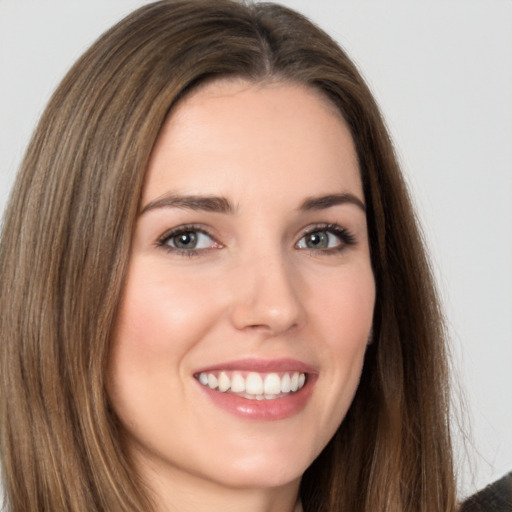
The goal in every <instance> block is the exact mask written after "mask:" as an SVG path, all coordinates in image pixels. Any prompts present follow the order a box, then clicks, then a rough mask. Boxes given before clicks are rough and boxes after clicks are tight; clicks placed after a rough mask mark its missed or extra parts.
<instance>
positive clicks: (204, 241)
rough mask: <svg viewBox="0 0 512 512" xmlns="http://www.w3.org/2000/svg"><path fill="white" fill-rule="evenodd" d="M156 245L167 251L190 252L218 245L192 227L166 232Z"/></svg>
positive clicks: (208, 236)
mask: <svg viewBox="0 0 512 512" xmlns="http://www.w3.org/2000/svg"><path fill="white" fill-rule="evenodd" d="M158 245H159V246H161V247H164V248H165V249H168V250H171V251H172V250H176V251H181V252H190V253H193V252H195V251H198V250H201V249H210V248H214V247H218V246H219V244H218V243H217V242H215V240H213V238H212V237H211V236H210V235H209V234H208V233H205V232H204V231H203V230H200V229H196V228H193V227H190V226H189V227H182V228H177V229H174V230H172V231H171V232H167V233H166V234H165V235H164V236H163V237H162V238H161V239H160V240H159V241H158Z"/></svg>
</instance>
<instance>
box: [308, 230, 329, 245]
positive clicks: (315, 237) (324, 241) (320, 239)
mask: <svg viewBox="0 0 512 512" xmlns="http://www.w3.org/2000/svg"><path fill="white" fill-rule="evenodd" d="M328 243H329V240H328V237H327V233H325V232H323V231H318V232H316V233H311V235H309V238H308V241H307V246H308V247H310V248H313V249H317V248H318V247H321V248H322V249H324V248H326V247H327V245H328Z"/></svg>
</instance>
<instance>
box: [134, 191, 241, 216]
mask: <svg viewBox="0 0 512 512" xmlns="http://www.w3.org/2000/svg"><path fill="white" fill-rule="evenodd" d="M157 208H181V209H185V210H202V211H205V212H215V213H233V212H234V207H233V205H232V204H231V203H230V202H229V200H228V199H226V198H225V197H218V196H194V195H190V196H180V195H176V194H168V195H165V196H163V197H159V198H158V199H155V200H154V201H150V202H149V203H148V204H147V205H146V206H144V208H142V210H141V212H140V215H143V214H144V213H146V212H148V211H150V210H155V209H157Z"/></svg>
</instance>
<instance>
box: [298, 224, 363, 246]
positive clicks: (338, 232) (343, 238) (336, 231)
mask: <svg viewBox="0 0 512 512" xmlns="http://www.w3.org/2000/svg"><path fill="white" fill-rule="evenodd" d="M353 244H355V238H354V236H353V235H352V234H351V233H349V232H348V231H347V230H346V229H344V228H342V227H340V226H336V225H334V226H333V225H328V226H320V227H316V228H314V229H311V230H310V231H308V232H306V233H305V234H304V235H303V236H302V238H301V239H300V240H299V241H298V243H297V248H298V249H310V250H320V251H333V252H335V251H336V250H342V249H343V248H344V247H345V246H347V245H353Z"/></svg>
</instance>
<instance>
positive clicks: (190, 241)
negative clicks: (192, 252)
mask: <svg viewBox="0 0 512 512" xmlns="http://www.w3.org/2000/svg"><path fill="white" fill-rule="evenodd" d="M196 242H197V236H196V234H195V233H193V232H191V231H189V232H187V233H180V234H179V235H177V236H176V237H175V238H174V244H175V246H176V247H177V248H178V249H193V248H194V247H195V245H196Z"/></svg>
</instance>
